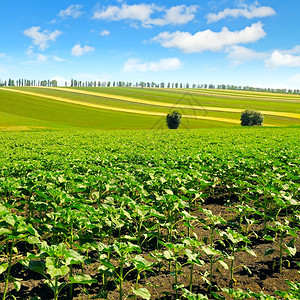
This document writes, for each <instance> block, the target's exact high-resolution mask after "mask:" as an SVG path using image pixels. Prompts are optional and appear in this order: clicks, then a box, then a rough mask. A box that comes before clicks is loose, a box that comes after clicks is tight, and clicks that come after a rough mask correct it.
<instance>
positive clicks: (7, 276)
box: [2, 241, 15, 300]
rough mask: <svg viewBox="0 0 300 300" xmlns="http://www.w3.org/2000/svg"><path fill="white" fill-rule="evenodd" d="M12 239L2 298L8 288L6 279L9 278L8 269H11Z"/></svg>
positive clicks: (4, 296)
mask: <svg viewBox="0 0 300 300" xmlns="http://www.w3.org/2000/svg"><path fill="white" fill-rule="evenodd" d="M14 245H15V243H14V241H12V244H11V248H10V252H9V261H8V269H7V274H6V278H5V287H4V292H3V297H2V300H4V299H5V298H6V293H7V288H8V280H9V274H10V269H11V261H12V253H13V248H14Z"/></svg>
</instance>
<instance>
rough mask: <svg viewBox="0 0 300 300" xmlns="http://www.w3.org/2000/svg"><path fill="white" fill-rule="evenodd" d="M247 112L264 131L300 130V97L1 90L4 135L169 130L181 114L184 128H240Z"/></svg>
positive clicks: (153, 91)
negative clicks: (173, 116) (170, 119)
mask: <svg viewBox="0 0 300 300" xmlns="http://www.w3.org/2000/svg"><path fill="white" fill-rule="evenodd" d="M247 108H252V109H255V110H259V111H261V112H262V113H263V114H264V117H265V120H264V126H276V127H278V126H280V127H291V126H292V127H295V126H300V96H298V95H286V94H271V93H259V92H244V91H229V90H203V89H158V88H155V89H152V88H59V87H57V88H44V87H43V88H42V87H5V88H0V129H1V130H44V129H52V130H57V129H60V130H61V129H104V130H107V129H154V128H166V125H165V116H166V115H167V113H169V112H171V111H173V110H178V111H180V113H181V114H182V116H183V117H182V124H181V126H180V128H201V127H202V128H203V127H233V126H240V115H241V112H242V111H243V110H245V109H247Z"/></svg>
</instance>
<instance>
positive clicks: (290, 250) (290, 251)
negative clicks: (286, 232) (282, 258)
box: [284, 244, 297, 256]
mask: <svg viewBox="0 0 300 300" xmlns="http://www.w3.org/2000/svg"><path fill="white" fill-rule="evenodd" d="M285 247H286V249H284V251H285V252H286V253H287V254H288V255H290V256H295V255H296V253H297V249H296V247H295V246H294V245H289V244H285Z"/></svg>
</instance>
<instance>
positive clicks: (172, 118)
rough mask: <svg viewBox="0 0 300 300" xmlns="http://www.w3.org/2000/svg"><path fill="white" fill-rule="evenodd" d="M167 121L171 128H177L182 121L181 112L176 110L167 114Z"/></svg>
mask: <svg viewBox="0 0 300 300" xmlns="http://www.w3.org/2000/svg"><path fill="white" fill-rule="evenodd" d="M166 121H167V126H168V128H169V129H177V128H178V127H179V125H180V123H181V114H180V113H179V112H178V111H176V110H175V111H173V112H172V113H170V114H168V115H167V119H166Z"/></svg>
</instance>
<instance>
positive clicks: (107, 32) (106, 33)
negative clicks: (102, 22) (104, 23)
mask: <svg viewBox="0 0 300 300" xmlns="http://www.w3.org/2000/svg"><path fill="white" fill-rule="evenodd" d="M100 35H101V36H107V35H110V31H109V30H103V31H101V32H100Z"/></svg>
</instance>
